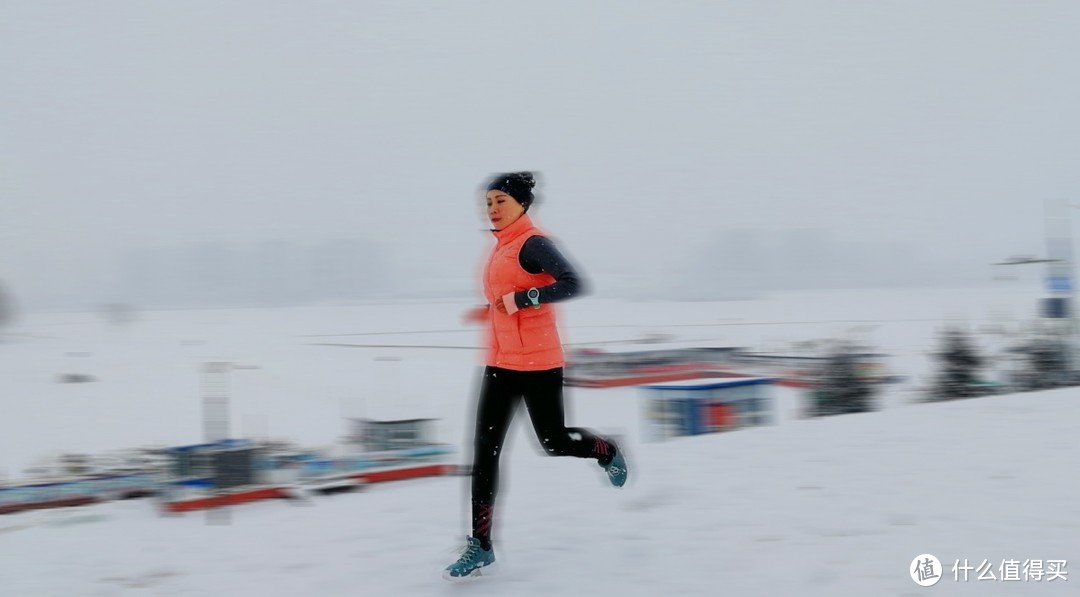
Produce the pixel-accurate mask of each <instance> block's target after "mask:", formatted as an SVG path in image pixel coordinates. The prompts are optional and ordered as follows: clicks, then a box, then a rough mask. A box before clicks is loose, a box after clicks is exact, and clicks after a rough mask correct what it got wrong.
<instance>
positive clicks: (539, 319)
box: [484, 215, 564, 371]
mask: <svg viewBox="0 0 1080 597" xmlns="http://www.w3.org/2000/svg"><path fill="white" fill-rule="evenodd" d="M493 232H494V234H495V238H496V243H495V249H494V250H493V251H492V253H491V257H490V258H489V259H488V262H487V266H486V267H485V268H484V296H485V297H487V300H488V304H490V305H492V306H491V308H490V309H488V312H489V326H488V349H487V357H486V359H485V362H486V363H487V364H488V365H490V366H492V367H502V368H505V369H514V370H517V371H543V370H545V369H554V368H556V367H562V366H563V365H564V360H563V349H562V342H561V341H560V340H559V332H558V330H557V329H556V322H555V310H554V309H555V306H554V305H551V304H541V305H540V308H539V309H536V308H534V307H532V306H528V307H525V308H524V309H520V310H518V311H516V312H514V313H512V314H509V315H507V314H504V313H499V311H498V309H496V308H495V306H494V305H495V300H496V299H498V298H499V297H502V296H505V295H506V294H507V293H508V292H517V291H519V290H528V289H529V288H532V287H536V288H540V287H542V286H547V285H548V284H552V283H554V282H555V278H554V277H552V276H551V275H549V274H544V273H541V274H530V273H529V272H527V271H525V270H524V269H523V268H522V267H521V263H520V262H519V261H518V254H519V253H520V252H521V247H522V245H524V244H525V241H527V240H529V239H530V238H532V237H533V236H539V235H543V232H541V231H540V230H539V229H537V228H536V227H534V226H533V223H532V221H531V220H530V219H529V217H528V216H527V215H522V216H521V217H520V218H518V220H517V221H515V222H514V223H513V224H510V225H509V226H507V227H506V228H503V229H502V230H496V231H493ZM508 307H509V308H510V309H513V308H514V307H513V306H512V305H508Z"/></svg>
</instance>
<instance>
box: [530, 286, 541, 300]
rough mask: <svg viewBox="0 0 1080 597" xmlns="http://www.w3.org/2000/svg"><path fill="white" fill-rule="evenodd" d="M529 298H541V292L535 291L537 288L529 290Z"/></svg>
mask: <svg viewBox="0 0 1080 597" xmlns="http://www.w3.org/2000/svg"><path fill="white" fill-rule="evenodd" d="M529 298H531V299H532V298H540V291H539V290H537V289H535V288H532V289H530V290H529Z"/></svg>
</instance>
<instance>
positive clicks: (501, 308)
mask: <svg viewBox="0 0 1080 597" xmlns="http://www.w3.org/2000/svg"><path fill="white" fill-rule="evenodd" d="M495 310H496V311H498V312H499V313H502V314H503V315H506V304H504V303H503V300H502V297H501V296H500V297H499V298H497V299H495Z"/></svg>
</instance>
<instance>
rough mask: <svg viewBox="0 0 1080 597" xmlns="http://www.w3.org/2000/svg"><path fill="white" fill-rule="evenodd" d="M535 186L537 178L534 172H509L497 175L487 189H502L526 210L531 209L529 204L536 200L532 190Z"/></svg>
mask: <svg viewBox="0 0 1080 597" xmlns="http://www.w3.org/2000/svg"><path fill="white" fill-rule="evenodd" d="M535 186H536V179H535V178H533V174H532V172H508V173H505V174H497V175H495V177H494V178H492V179H491V182H490V183H488V186H487V190H489V191H502V192H504V193H506V194H507V195H510V196H511V197H513V198H514V200H515V201H517V202H518V203H520V204H521V205H522V207H524V208H525V211H529V206H530V205H532V203H533V201H535V200H536V198H535V197H534V196H533V191H532V190H533V188H534V187H535Z"/></svg>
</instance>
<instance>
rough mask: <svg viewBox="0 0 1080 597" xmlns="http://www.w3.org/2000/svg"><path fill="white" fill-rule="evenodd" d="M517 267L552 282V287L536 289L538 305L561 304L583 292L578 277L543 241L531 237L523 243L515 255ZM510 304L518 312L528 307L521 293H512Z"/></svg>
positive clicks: (583, 286) (546, 241)
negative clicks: (516, 256)
mask: <svg viewBox="0 0 1080 597" xmlns="http://www.w3.org/2000/svg"><path fill="white" fill-rule="evenodd" d="M518 263H519V264H520V265H521V267H522V269H524V270H525V271H527V272H529V273H530V274H539V273H545V274H548V275H550V276H552V277H553V278H555V282H553V283H552V284H549V285H547V286H543V287H538V288H537V290H539V291H540V304H544V303H557V302H560V301H565V300H567V299H570V298H573V297H576V296H581V295H582V294H585V292H587V289H586V287H585V284H584V282H583V280H582V279H581V276H579V275H578V273H577V271H576V270H575V269H574V267H573V266H572V265H571V264H570V262H569V261H568V260H567V259H566V257H565V256H564V255H563V254H562V253H561V252H560V251H559V249H558V248H557V247H556V246H555V243H554V242H552V241H551V239H549V238H547V237H544V236H533V237H531V238H529V240H527V241H525V243H524V244H523V245H522V246H521V251H520V252H519V253H518ZM514 302H515V303H517V307H518V309H524V308H526V307H528V306H530V305H532V303H531V302H530V301H529V297H528V296H527V295H526V291H524V290H519V291H518V292H515V293H514Z"/></svg>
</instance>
